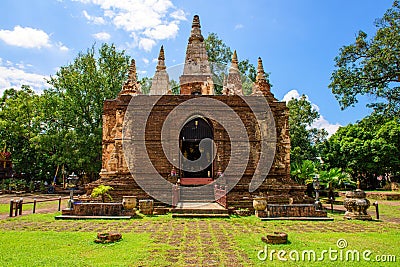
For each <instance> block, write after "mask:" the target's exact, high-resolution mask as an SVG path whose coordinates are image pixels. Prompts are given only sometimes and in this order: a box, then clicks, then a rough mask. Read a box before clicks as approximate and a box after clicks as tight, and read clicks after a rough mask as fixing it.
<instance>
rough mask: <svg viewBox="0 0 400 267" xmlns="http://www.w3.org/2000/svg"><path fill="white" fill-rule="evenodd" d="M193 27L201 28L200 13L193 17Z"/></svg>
mask: <svg viewBox="0 0 400 267" xmlns="http://www.w3.org/2000/svg"><path fill="white" fill-rule="evenodd" d="M192 28H201V26H200V17H199V15H194V17H193V23H192Z"/></svg>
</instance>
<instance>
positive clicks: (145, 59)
mask: <svg viewBox="0 0 400 267" xmlns="http://www.w3.org/2000/svg"><path fill="white" fill-rule="evenodd" d="M142 60H143V62H144V64H146V65H147V64H149V62H150V61H149V60H148V59H147V58H145V57H144V58H142Z"/></svg>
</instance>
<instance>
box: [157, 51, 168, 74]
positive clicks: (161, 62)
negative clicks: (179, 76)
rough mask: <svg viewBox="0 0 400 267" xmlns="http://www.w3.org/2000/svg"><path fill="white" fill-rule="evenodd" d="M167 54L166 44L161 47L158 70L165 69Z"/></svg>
mask: <svg viewBox="0 0 400 267" xmlns="http://www.w3.org/2000/svg"><path fill="white" fill-rule="evenodd" d="M165 69H166V67H165V56H164V46H161V48H160V54H159V55H158V64H157V70H165Z"/></svg>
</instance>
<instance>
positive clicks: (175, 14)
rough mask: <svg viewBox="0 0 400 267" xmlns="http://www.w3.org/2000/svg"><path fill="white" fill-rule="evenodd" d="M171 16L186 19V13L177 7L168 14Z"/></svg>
mask: <svg viewBox="0 0 400 267" xmlns="http://www.w3.org/2000/svg"><path fill="white" fill-rule="evenodd" d="M170 16H171V18H174V19H177V20H187V19H186V14H185V11H183V10H182V9H178V10H176V11H174V12H172V13H171V14H170Z"/></svg>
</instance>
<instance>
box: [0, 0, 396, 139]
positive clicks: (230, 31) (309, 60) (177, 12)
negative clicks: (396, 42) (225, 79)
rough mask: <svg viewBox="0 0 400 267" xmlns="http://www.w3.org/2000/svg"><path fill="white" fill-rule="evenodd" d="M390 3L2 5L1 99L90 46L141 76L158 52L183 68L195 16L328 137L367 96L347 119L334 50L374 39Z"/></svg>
mask: <svg viewBox="0 0 400 267" xmlns="http://www.w3.org/2000/svg"><path fill="white" fill-rule="evenodd" d="M392 2H393V1H391V0H390V1H389V0H379V1H378V0H350V1H349V0H326V1H320V0H279V1H278V0H274V1H271V0H257V1H238V0H234V1H218V0H214V1H209V0H204V1H184V0H149V1H143V0H126V1H123V0H120V1H117V0H115V1H112V0H52V1H51V0H40V1H32V0H2V1H0V93H1V94H2V92H3V91H4V89H6V88H10V87H14V88H19V87H20V86H21V84H29V85H31V86H32V87H33V88H34V89H35V90H37V91H40V90H42V89H43V88H46V87H47V85H46V84H45V82H44V78H46V77H49V76H50V75H53V74H55V72H56V70H57V69H58V68H59V67H60V66H63V65H66V64H68V63H70V62H72V61H73V59H74V58H75V57H76V56H77V54H78V53H79V52H80V51H85V50H86V49H88V48H89V47H91V46H92V45H93V44H94V43H96V44H97V46H99V45H100V44H101V43H102V42H107V43H114V44H115V45H116V46H117V48H119V49H125V50H126V52H127V53H128V54H129V55H130V56H132V57H133V58H135V59H136V62H137V68H138V71H139V75H140V76H142V77H143V76H153V74H154V70H155V65H156V61H155V59H156V58H157V55H158V51H159V47H160V46H161V45H164V49H165V56H166V65H167V67H168V66H173V65H176V64H179V63H182V62H183V61H184V57H185V50H186V44H187V39H188V37H189V33H190V27H191V21H192V18H193V15H195V14H198V15H199V16H200V22H201V26H202V32H203V35H204V36H207V34H208V33H209V32H215V33H217V34H218V36H219V37H220V38H221V39H222V40H224V41H225V43H226V44H227V45H228V46H230V47H231V48H232V49H236V50H237V53H238V57H239V59H246V58H247V59H249V60H250V62H252V63H253V64H255V65H256V64H257V58H258V57H259V56H260V57H261V58H262V59H263V63H264V68H265V71H266V72H269V73H270V80H271V83H272V84H273V88H272V91H273V93H274V94H275V96H276V97H277V98H278V99H280V100H281V99H284V98H285V99H287V98H288V97H290V96H296V95H298V94H306V95H307V96H308V97H309V100H310V101H311V102H312V103H313V104H314V105H315V107H316V108H318V109H319V111H320V113H321V115H322V118H321V119H320V120H319V122H317V123H316V126H318V127H325V128H327V129H328V130H329V131H330V132H333V131H334V130H335V129H336V128H337V126H338V125H346V124H348V123H351V122H355V121H357V120H359V119H361V118H363V117H364V116H365V115H367V114H369V112H370V110H368V109H367V108H365V103H366V101H368V98H367V97H365V98H362V99H361V101H360V103H359V104H358V105H357V106H356V107H354V108H349V109H347V110H345V111H341V110H340V107H339V105H338V103H337V101H336V100H335V98H334V96H333V95H332V93H331V91H330V89H329V88H328V84H329V83H330V76H331V73H332V71H333V70H334V58H335V56H337V55H338V53H339V49H340V47H342V46H344V45H348V44H350V43H352V42H353V41H354V40H355V36H356V34H357V32H358V31H359V30H363V31H365V32H366V33H367V34H368V35H369V36H373V34H374V33H375V31H376V28H375V26H374V21H375V19H376V18H380V17H382V15H383V14H384V12H385V11H386V10H387V9H388V8H390V6H391V5H392Z"/></svg>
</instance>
